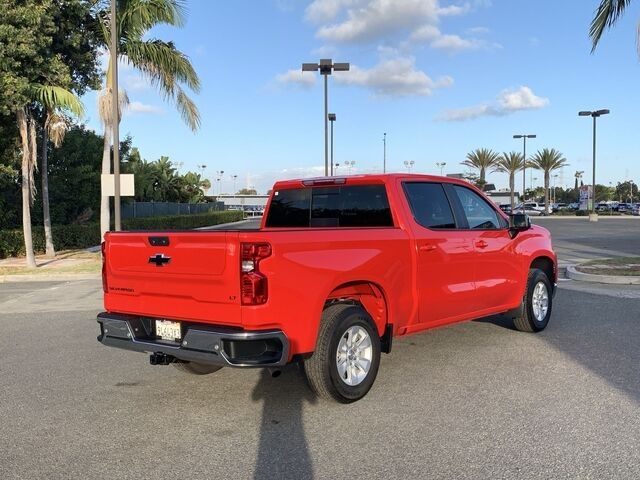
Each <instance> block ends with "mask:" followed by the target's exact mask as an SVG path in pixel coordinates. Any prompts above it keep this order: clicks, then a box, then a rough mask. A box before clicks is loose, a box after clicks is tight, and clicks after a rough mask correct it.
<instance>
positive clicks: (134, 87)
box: [122, 75, 149, 91]
mask: <svg viewBox="0 0 640 480" xmlns="http://www.w3.org/2000/svg"><path fill="white" fill-rule="evenodd" d="M122 84H123V86H124V88H125V89H126V90H130V91H140V90H147V89H148V88H149V82H148V81H147V80H146V79H145V78H143V77H142V76H141V75H126V76H125V77H124V78H123V79H122Z"/></svg>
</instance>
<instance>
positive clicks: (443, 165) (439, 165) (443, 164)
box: [436, 162, 447, 176]
mask: <svg viewBox="0 0 640 480" xmlns="http://www.w3.org/2000/svg"><path fill="white" fill-rule="evenodd" d="M446 164H447V162H436V167H438V168H439V169H440V176H442V169H443V168H444V167H445V165H446Z"/></svg>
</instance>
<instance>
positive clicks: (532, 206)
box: [515, 202, 552, 215]
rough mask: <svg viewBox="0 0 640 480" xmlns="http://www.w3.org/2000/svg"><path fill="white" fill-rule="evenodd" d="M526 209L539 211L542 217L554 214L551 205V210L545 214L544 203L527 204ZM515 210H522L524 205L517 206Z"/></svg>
mask: <svg viewBox="0 0 640 480" xmlns="http://www.w3.org/2000/svg"><path fill="white" fill-rule="evenodd" d="M524 207H525V209H529V210H537V211H538V212H540V215H548V214H550V213H552V209H551V205H549V209H548V210H547V211H546V213H545V209H544V203H538V202H525V204H524ZM515 209H522V203H519V204H518V205H516V207H515Z"/></svg>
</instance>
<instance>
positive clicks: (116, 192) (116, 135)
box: [111, 0, 122, 232]
mask: <svg viewBox="0 0 640 480" xmlns="http://www.w3.org/2000/svg"><path fill="white" fill-rule="evenodd" d="M117 25H118V22H117V17H116V0H111V118H112V120H111V134H112V136H113V139H112V141H113V182H114V186H113V216H114V226H115V230H116V232H119V231H120V230H121V229H122V223H121V218H122V217H121V214H120V108H119V105H118V103H119V102H118V27H117Z"/></svg>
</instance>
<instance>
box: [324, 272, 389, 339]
mask: <svg viewBox="0 0 640 480" xmlns="http://www.w3.org/2000/svg"><path fill="white" fill-rule="evenodd" d="M339 302H353V303H356V304H359V305H360V306H362V308H364V310H365V311H366V312H367V313H368V314H369V316H370V317H371V319H372V320H373V322H374V323H375V325H376V328H377V329H378V334H379V335H380V336H381V337H382V336H383V335H384V334H385V330H386V328H387V325H388V324H389V323H390V322H389V307H388V302H387V296H386V294H385V292H384V289H383V288H382V287H381V286H380V285H378V284H377V283H375V282H371V281H368V280H356V281H350V282H346V283H343V284H341V285H338V286H337V287H335V288H334V289H333V290H332V291H331V292H330V293H329V294H328V295H327V297H326V300H325V303H324V306H323V310H324V309H325V308H327V307H328V306H330V305H333V304H335V303H339Z"/></svg>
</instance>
